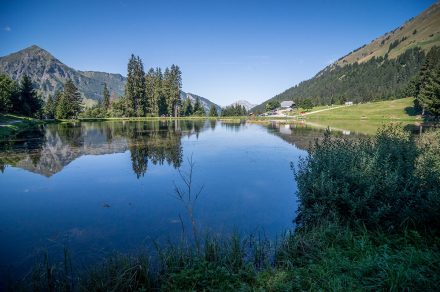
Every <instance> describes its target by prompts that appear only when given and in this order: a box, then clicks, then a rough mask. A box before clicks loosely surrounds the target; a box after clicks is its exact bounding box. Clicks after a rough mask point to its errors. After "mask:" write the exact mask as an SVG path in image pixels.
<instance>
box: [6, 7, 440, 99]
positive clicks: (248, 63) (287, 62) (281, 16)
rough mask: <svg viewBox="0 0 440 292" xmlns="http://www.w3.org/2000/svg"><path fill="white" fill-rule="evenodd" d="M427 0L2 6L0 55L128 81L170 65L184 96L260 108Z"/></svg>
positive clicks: (391, 26)
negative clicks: (130, 75) (48, 59)
mask: <svg viewBox="0 0 440 292" xmlns="http://www.w3.org/2000/svg"><path fill="white" fill-rule="evenodd" d="M434 2H435V1H434V0H386V1H382V0H371V1H353V0H351V1H348V0H347V1H342V0H341V1H338V0H334V1H330V0H309V1H305V0H304V1H294V0H291V1H277V0H262V1H258V0H243V1H240V0H217V1H209V0H202V1H191V0H185V1H183V0H169V1H165V0H156V1H140V0H138V1H128V0H119V1H118V0H117V1H110V0H107V1H93V0H88V1H83V0H70V1H66V0H58V1H44V0H40V1H26V0H23V1H19V0H0V28H1V31H0V55H2V56H3V55H7V54H9V53H12V52H15V51H18V50H20V49H23V48H25V47H28V46H30V45H33V44H36V45H38V46H40V47H42V48H44V49H46V50H48V51H49V52H50V53H52V54H53V55H54V56H55V57H57V58H58V59H60V60H61V61H62V62H63V63H65V64H66V65H68V66H70V67H73V68H75V69H80V70H95V71H105V72H112V73H121V74H123V75H126V70H127V68H126V67H127V62H128V58H129V56H130V54H131V53H134V54H136V55H139V56H140V57H141V58H142V59H143V61H144V66H145V69H148V68H149V67H156V66H160V67H166V66H169V65H171V64H177V65H179V66H180V67H181V69H182V73H183V90H184V91H187V92H192V93H195V94H198V95H201V96H204V97H206V98H209V99H211V100H212V101H214V102H216V103H218V104H220V105H227V104H230V103H232V102H233V101H236V100H238V99H247V100H249V101H250V102H253V103H260V102H262V101H264V100H266V99H268V98H270V97H272V96H274V95H275V94H278V93H280V92H282V91H284V90H285V89H287V88H289V87H291V86H293V85H295V84H297V83H299V82H300V81H303V80H305V79H308V78H310V77H312V76H313V75H315V74H316V73H317V72H318V71H319V70H321V69H322V68H323V67H325V66H326V65H328V64H329V63H331V62H333V61H334V60H336V59H338V58H339V57H341V56H342V55H345V54H346V53H348V52H350V51H352V50H353V49H355V48H358V47H360V46H362V45H363V44H365V43H369V42H370V41H371V40H373V39H374V38H376V37H378V36H379V35H382V34H383V33H385V32H387V31H390V30H392V29H394V28H396V27H398V26H400V25H401V24H403V22H404V21H406V20H408V19H409V18H411V17H413V16H416V15H417V14H419V13H420V12H422V11H423V10H424V9H426V8H427V7H428V6H429V5H431V4H432V3H434Z"/></svg>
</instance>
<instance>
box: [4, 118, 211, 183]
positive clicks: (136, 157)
mask: <svg viewBox="0 0 440 292" xmlns="http://www.w3.org/2000/svg"><path fill="white" fill-rule="evenodd" d="M208 128H209V123H208V122H205V121H185V120H182V121H180V120H179V121H177V120H175V121H148V122H120V121H119V122H101V123H86V122H84V123H76V124H71V123H63V124H51V125H46V126H44V127H40V128H36V129H35V130H33V131H27V132H24V133H22V135H20V136H18V137H17V139H15V140H13V141H9V142H5V143H3V144H0V147H1V148H0V171H1V172H3V171H4V170H5V168H6V167H7V166H8V165H13V166H16V167H20V168H23V169H27V170H29V171H32V172H35V173H39V174H42V175H45V176H51V175H53V174H54V173H57V172H59V171H61V170H62V169H63V168H64V166H66V165H67V164H69V163H70V162H72V161H73V160H75V159H76V158H78V157H80V156H82V155H102V154H109V153H122V152H125V151H126V150H130V155H131V161H132V167H133V170H134V172H135V173H136V175H137V177H138V178H139V177H141V176H143V175H144V174H145V173H146V171H147V169H148V163H153V164H154V165H156V164H159V165H163V164H164V163H168V165H173V166H174V167H179V166H180V165H181V163H182V159H183V149H182V144H181V138H182V137H183V136H184V135H188V137H189V136H192V135H196V136H197V137H198V135H199V133H200V132H201V131H203V130H205V129H208Z"/></svg>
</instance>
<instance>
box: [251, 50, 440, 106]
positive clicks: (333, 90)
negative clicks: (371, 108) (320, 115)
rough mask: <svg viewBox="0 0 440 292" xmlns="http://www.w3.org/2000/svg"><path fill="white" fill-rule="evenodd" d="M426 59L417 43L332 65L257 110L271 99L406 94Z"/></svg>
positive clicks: (329, 100) (332, 100)
mask: <svg viewBox="0 0 440 292" xmlns="http://www.w3.org/2000/svg"><path fill="white" fill-rule="evenodd" d="M428 54H431V55H432V56H433V57H432V59H436V60H439V59H440V50H439V48H438V47H433V48H432V49H431V51H430V53H428ZM425 59H426V54H425V53H424V52H423V51H422V50H421V49H420V48H418V47H414V48H410V49H408V50H406V51H405V52H404V53H403V54H401V55H400V56H398V57H397V58H395V59H390V58H388V55H385V57H378V58H375V57H373V58H372V59H370V60H369V61H367V62H365V63H360V64H359V63H354V64H349V65H345V66H339V65H331V66H328V67H326V68H325V69H324V70H322V71H321V72H319V73H318V74H317V75H316V76H315V77H313V78H312V79H310V80H306V81H303V82H301V83H299V84H298V85H296V86H294V87H292V88H290V89H288V90H286V91H285V92H283V93H281V94H279V95H277V96H275V97H273V98H272V99H270V100H268V101H266V102H264V103H263V104H261V105H259V106H257V107H255V108H254V110H257V111H264V109H265V106H266V104H267V103H268V102H269V101H283V100H293V101H295V102H296V103H297V104H300V103H301V102H302V101H303V100H305V99H311V100H312V102H313V104H314V105H326V104H340V103H343V102H345V101H353V102H355V103H359V102H369V101H376V100H384V99H394V98H401V97H405V96H407V93H408V92H407V86H408V84H409V83H410V82H411V81H412V80H414V79H415V78H416V76H418V73H419V71H420V69H421V68H422V66H423V64H424V62H425Z"/></svg>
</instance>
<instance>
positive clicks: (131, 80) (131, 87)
mask: <svg viewBox="0 0 440 292" xmlns="http://www.w3.org/2000/svg"><path fill="white" fill-rule="evenodd" d="M144 75H145V73H144V65H143V64H142V60H141V59H140V58H139V56H138V57H135V56H134V55H133V54H132V55H131V58H130V60H129V61H128V65H127V82H126V83H125V97H126V98H127V113H128V114H129V115H130V116H138V117H139V116H144V115H145V111H146V106H147V103H146V94H145V79H144Z"/></svg>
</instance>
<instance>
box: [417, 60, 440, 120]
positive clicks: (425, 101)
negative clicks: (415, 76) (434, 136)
mask: <svg viewBox="0 0 440 292" xmlns="http://www.w3.org/2000/svg"><path fill="white" fill-rule="evenodd" d="M418 100H419V101H420V103H421V105H422V107H423V109H424V110H427V111H428V112H429V113H430V114H432V115H433V116H435V117H440V66H436V67H434V68H432V69H431V70H430V71H429V73H428V74H426V81H425V83H424V84H423V86H422V88H421V90H420V94H419V95H418Z"/></svg>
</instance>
